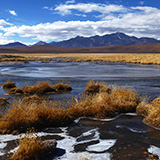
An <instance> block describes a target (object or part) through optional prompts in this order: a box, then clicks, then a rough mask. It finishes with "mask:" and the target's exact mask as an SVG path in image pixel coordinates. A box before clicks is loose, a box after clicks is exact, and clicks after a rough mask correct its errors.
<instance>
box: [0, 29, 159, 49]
mask: <svg viewBox="0 0 160 160" xmlns="http://www.w3.org/2000/svg"><path fill="white" fill-rule="evenodd" d="M159 42H160V41H159V40H156V39H154V38H148V37H142V38H137V37H135V36H128V35H126V34H124V33H120V32H117V33H112V34H106V35H104V36H98V35H96V36H92V37H82V36H77V37H75V38H71V39H69V40H64V41H60V42H54V41H53V42H50V43H46V42H43V41H39V42H38V43H36V44H34V45H32V46H54V47H70V48H73V47H74V48H80V47H103V46H128V45H142V44H154V43H159ZM32 46H27V45H25V44H22V43H20V42H14V43H9V44H6V45H0V48H21V47H32Z"/></svg>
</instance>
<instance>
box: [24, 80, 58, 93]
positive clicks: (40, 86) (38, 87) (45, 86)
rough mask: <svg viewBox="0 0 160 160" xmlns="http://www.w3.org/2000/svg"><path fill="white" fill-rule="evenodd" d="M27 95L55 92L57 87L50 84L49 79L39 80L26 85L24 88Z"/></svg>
mask: <svg viewBox="0 0 160 160" xmlns="http://www.w3.org/2000/svg"><path fill="white" fill-rule="evenodd" d="M22 91H23V93H24V94H25V95H34V94H37V95H43V94H47V93H51V92H55V89H54V88H53V87H52V86H50V84H49V82H48V81H44V82H37V83H36V84H35V85H33V86H24V87H23V89H22Z"/></svg>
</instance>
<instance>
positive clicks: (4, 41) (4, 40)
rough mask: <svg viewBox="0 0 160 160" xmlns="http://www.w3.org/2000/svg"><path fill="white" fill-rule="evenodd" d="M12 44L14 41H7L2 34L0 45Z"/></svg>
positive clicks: (0, 35)
mask: <svg viewBox="0 0 160 160" xmlns="http://www.w3.org/2000/svg"><path fill="white" fill-rule="evenodd" d="M11 42H14V40H9V39H7V38H6V37H4V35H3V33H1V32H0V45H1V44H2V45H3V44H7V43H11Z"/></svg>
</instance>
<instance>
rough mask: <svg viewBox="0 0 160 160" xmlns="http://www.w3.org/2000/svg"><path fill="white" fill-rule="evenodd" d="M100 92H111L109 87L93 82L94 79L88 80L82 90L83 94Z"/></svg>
mask: <svg viewBox="0 0 160 160" xmlns="http://www.w3.org/2000/svg"><path fill="white" fill-rule="evenodd" d="M100 92H107V93H111V88H110V87H108V86H105V85H103V84H101V83H95V82H94V81H89V82H88V86H87V87H86V89H85V91H84V93H85V94H96V93H100Z"/></svg>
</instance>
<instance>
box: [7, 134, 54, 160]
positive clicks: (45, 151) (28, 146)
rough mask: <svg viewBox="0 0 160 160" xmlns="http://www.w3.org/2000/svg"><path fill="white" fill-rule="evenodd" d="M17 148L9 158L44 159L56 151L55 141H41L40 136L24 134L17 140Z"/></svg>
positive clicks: (12, 159)
mask: <svg viewBox="0 0 160 160" xmlns="http://www.w3.org/2000/svg"><path fill="white" fill-rule="evenodd" d="M19 145H20V146H19V149H18V150H17V151H16V152H15V153H14V154H13V155H12V156H11V158H10V160H37V159H38V160H44V159H47V157H49V155H51V154H53V153H54V152H55V151H56V145H57V143H56V141H55V140H46V141H42V140H41V138H40V137H38V136H36V135H33V134H28V133H27V134H26V136H25V137H24V138H22V139H21V140H20V142H19Z"/></svg>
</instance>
